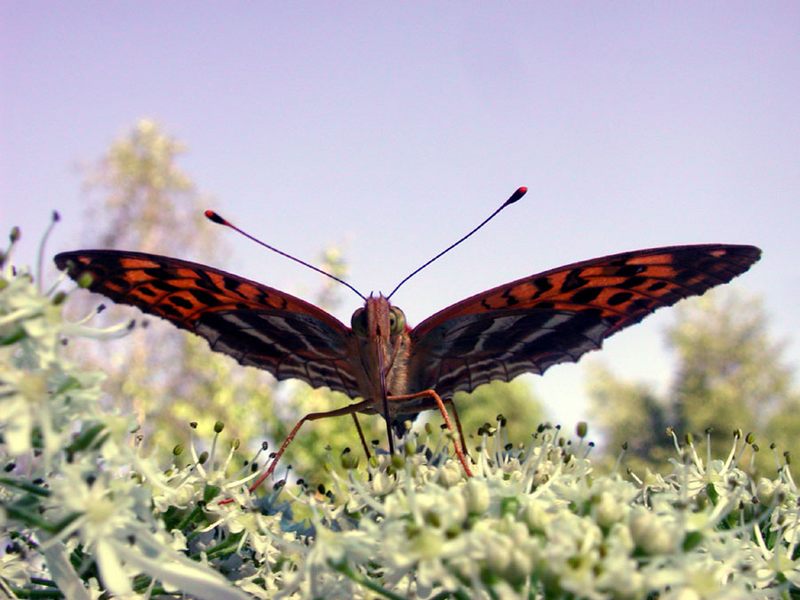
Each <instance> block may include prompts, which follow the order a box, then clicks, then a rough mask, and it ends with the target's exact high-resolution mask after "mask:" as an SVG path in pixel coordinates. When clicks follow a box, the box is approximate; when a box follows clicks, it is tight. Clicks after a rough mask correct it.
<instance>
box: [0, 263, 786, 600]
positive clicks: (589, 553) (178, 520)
mask: <svg viewBox="0 0 800 600" xmlns="http://www.w3.org/2000/svg"><path fill="white" fill-rule="evenodd" d="M62 300H63V296H62V295H61V294H58V293H55V292H53V291H51V292H50V293H48V294H43V293H41V292H40V291H38V290H37V289H36V287H35V286H34V284H33V281H32V277H31V276H30V275H29V274H28V273H27V272H26V271H22V270H20V271H16V270H14V269H11V268H10V267H8V266H5V267H4V270H3V272H2V276H1V277H0V460H1V461H2V464H3V466H4V472H3V473H2V475H0V540H2V542H3V544H4V546H5V550H3V551H0V594H6V595H9V596H16V597H35V596H47V597H57V595H58V594H59V593H60V594H62V595H63V597H67V598H78V599H89V598H99V597H108V595H113V596H114V597H119V598H155V597H164V596H166V595H172V594H175V593H183V594H186V595H189V596H191V597H196V598H223V599H224V598H246V597H254V598H374V597H385V598H395V599H399V598H447V597H452V598H598V599H599V598H643V597H648V596H649V597H655V596H658V597H659V598H680V599H682V600H683V599H694V598H697V599H700V598H706V599H709V598H773V597H775V598H782V597H790V596H793V595H796V594H797V593H798V590H799V589H800V560H798V557H799V556H800V553H798V549H797V543H798V540H799V539H800V511H799V510H798V494H797V487H796V485H795V483H794V481H793V480H792V477H791V473H790V471H789V468H788V464H785V463H787V462H788V461H784V463H783V464H780V465H779V467H778V469H777V471H776V475H775V477H774V478H773V479H765V478H761V479H757V480H754V479H753V478H752V477H751V476H750V475H749V474H748V469H747V468H746V467H747V465H746V462H745V458H746V457H747V452H748V448H750V442H751V440H749V439H747V438H745V437H742V436H741V435H739V434H737V435H735V436H734V439H733V441H732V449H731V452H730V455H729V456H728V457H726V458H725V460H721V459H712V458H711V457H710V456H706V457H705V458H704V459H703V458H701V457H700V456H699V454H698V452H697V447H696V445H695V443H694V441H693V440H692V439H691V438H688V439H686V440H684V441H683V443H678V440H677V438H675V440H676V453H675V458H674V460H673V461H672V462H671V467H670V468H671V471H670V473H669V474H668V475H663V476H662V475H658V474H654V473H649V472H648V473H645V474H643V475H642V476H641V477H636V476H633V475H631V476H623V475H622V474H621V473H618V472H613V473H611V474H607V475H601V474H598V473H596V472H595V471H594V467H593V462H592V459H591V457H590V453H591V444H587V443H586V442H585V429H584V428H582V427H580V428H579V431H578V432H577V435H576V436H575V438H574V441H570V440H569V439H568V437H567V436H565V435H564V434H563V433H562V432H561V431H560V429H558V428H552V427H544V426H543V427H541V428H540V429H539V430H538V431H537V432H534V433H533V435H532V438H531V440H530V442H529V443H528V444H526V445H524V446H519V447H516V446H511V445H510V444H508V443H507V440H506V437H505V433H504V429H503V427H504V420H503V418H502V417H499V418H498V422H497V423H496V425H488V424H487V425H485V426H484V427H482V428H481V430H480V431H479V432H478V436H477V438H472V439H473V440H476V439H477V443H478V444H479V446H478V447H475V448H471V449H470V455H471V460H472V461H473V463H474V466H473V471H474V476H473V477H471V478H468V477H466V476H465V474H464V473H463V471H462V469H461V467H460V465H459V463H458V462H457V461H456V460H454V459H452V457H451V456H450V455H449V453H448V450H447V449H448V448H450V447H451V442H452V440H451V439H450V436H449V435H447V434H443V433H440V432H435V433H434V432H433V431H432V430H431V429H430V428H428V429H425V430H424V431H422V432H419V433H411V434H409V435H408V436H407V437H406V439H405V440H403V441H402V442H401V444H400V448H401V451H400V452H399V453H397V454H395V455H394V456H388V455H387V454H385V453H384V454H380V453H378V454H373V455H372V457H371V458H370V459H369V460H365V461H358V460H355V459H354V454H355V453H351V452H349V451H348V452H345V454H343V455H342V456H341V457H334V456H329V457H328V458H329V462H330V463H331V465H334V466H335V468H331V469H330V476H331V480H332V483H331V484H329V485H328V488H327V489H326V488H324V487H322V486H314V485H309V484H306V483H303V482H301V481H298V482H295V483H292V484H286V485H275V486H274V488H273V489H272V490H270V491H268V492H266V493H264V492H262V491H258V492H256V493H250V492H249V491H248V489H247V485H248V483H250V482H251V481H252V480H253V479H254V478H255V477H257V476H258V474H259V472H260V471H259V468H251V467H253V466H254V465H256V464H260V462H263V461H260V462H259V463H257V462H256V459H258V458H259V456H258V455H256V457H255V458H251V459H250V460H244V459H243V458H242V457H241V456H240V455H239V454H240V448H239V443H238V442H236V441H234V442H232V443H230V444H229V445H227V447H226V448H225V449H224V450H223V437H222V434H223V429H224V428H223V426H222V424H218V425H217V426H216V427H215V432H214V435H213V439H212V440H211V444H210V450H209V451H207V452H204V451H200V450H199V448H198V446H201V445H202V444H201V442H202V440H196V439H195V438H194V437H193V438H192V440H191V442H190V444H189V447H188V448H187V449H183V448H178V447H176V449H175V453H174V454H175V456H178V455H182V454H185V453H187V452H186V451H187V450H188V455H189V457H190V459H189V460H188V461H187V463H188V464H186V463H182V464H180V465H179V464H178V462H177V460H176V461H175V462H174V464H167V465H165V464H159V463H158V462H157V461H156V460H155V459H154V458H152V457H146V456H143V455H142V454H141V453H140V452H139V450H138V446H137V443H136V433H135V424H134V423H133V422H132V421H131V420H130V419H129V418H127V417H125V416H121V415H118V414H115V413H114V412H109V411H108V410H104V409H103V408H102V406H101V403H100V402H99V398H100V387H99V386H100V381H101V379H102V378H101V377H100V376H99V375H98V374H96V373H86V372H82V371H81V370H79V369H77V368H76V367H75V366H74V365H72V364H71V363H70V362H69V361H68V360H67V359H66V358H65V357H64V356H62V354H63V353H62V350H61V346H62V341H63V340H65V339H69V338H72V337H76V336H83V337H86V336H89V337H94V338H104V337H110V336H116V335H120V334H122V333H124V331H125V329H126V325H125V324H123V325H120V326H117V327H112V328H107V329H102V330H98V329H94V328H92V327H90V326H89V324H88V322H89V320H90V319H91V315H88V316H87V318H86V319H83V320H82V321H79V322H77V323H70V322H67V321H65V320H64V319H63V317H62V315H61V301H62ZM701 454H702V453H701ZM359 462H361V463H362V465H363V466H361V467H359V466H358V463H359ZM243 463H244V464H245V467H244V470H243V471H242V470H241V467H240V465H242V464H243ZM263 466H264V465H263V464H261V468H263ZM300 514H302V515H304V517H303V518H302V519H301V518H299V517H297V516H296V515H300Z"/></svg>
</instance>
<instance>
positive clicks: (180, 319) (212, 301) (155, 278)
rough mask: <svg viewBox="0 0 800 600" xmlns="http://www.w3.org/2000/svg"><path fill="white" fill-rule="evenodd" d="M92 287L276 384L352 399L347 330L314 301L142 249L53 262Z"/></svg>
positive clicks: (66, 256)
mask: <svg viewBox="0 0 800 600" xmlns="http://www.w3.org/2000/svg"><path fill="white" fill-rule="evenodd" d="M55 262H56V265H57V266H58V268H59V269H66V270H67V271H68V273H69V274H70V276H71V277H72V278H73V279H76V280H79V279H80V278H81V276H82V275H84V274H88V275H90V276H91V284H90V285H89V289H90V290H91V291H93V292H97V293H99V294H103V295H104V296H107V297H109V298H111V299H112V300H114V301H115V302H121V303H123V304H130V305H132V306H136V307H138V308H139V309H141V310H142V311H144V312H146V313H149V314H151V315H155V316H157V317H161V318H162V319H166V320H168V321H170V322H171V323H172V324H173V325H176V326H178V327H180V328H181V329H186V330H188V331H191V332H192V333H196V334H197V335H200V336H202V337H204V338H206V339H207V340H208V343H209V345H210V346H211V349H212V350H215V351H217V352H222V353H224V354H228V355H230V356H233V357H234V358H235V359H236V360H237V361H238V362H239V363H241V364H243V365H247V366H254V367H258V368H260V369H264V370H266V371H269V372H270V373H272V374H273V375H274V376H275V377H276V378H277V379H289V378H297V379H302V380H304V381H306V382H308V383H309V384H311V385H312V386H314V387H323V386H327V387H330V388H331V389H333V390H337V391H341V392H344V393H345V394H347V395H348V396H350V397H351V398H355V397H357V396H359V390H358V382H357V380H356V376H355V374H354V373H353V367H352V365H351V363H350V361H349V359H348V356H347V340H348V338H349V337H350V335H351V334H350V329H349V328H348V327H346V326H345V325H344V324H342V323H341V322H340V321H339V320H338V319H336V318H335V317H333V316H332V315H330V314H328V313H327V312H325V311H324V310H322V309H320V308H317V307H316V306H314V305H313V304H310V303H308V302H305V301H304V300H301V299H300V298H296V297H295V296H292V295H290V294H287V293H286V292H282V291H280V290H276V289H274V288H271V287H267V286H265V285H263V284H260V283H257V282H255V281H250V280H249V279H245V278H244V277H239V276H238V275H233V274H232V273H226V272H225V271H221V270H219V269H214V268H213V267H208V266H205V265H201V264H197V263H193V262H189V261H185V260H180V259H177V258H170V257H167V256H158V255H155V254H144V253H142V252H120V251H116V250H78V251H76V252H64V253H62V254H59V255H57V256H56V257H55Z"/></svg>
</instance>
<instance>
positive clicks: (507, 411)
mask: <svg viewBox="0 0 800 600" xmlns="http://www.w3.org/2000/svg"><path fill="white" fill-rule="evenodd" d="M453 402H454V403H455V405H456V407H457V408H458V414H459V416H460V418H461V422H462V425H463V428H464V431H465V432H476V431H478V429H479V428H480V427H481V425H483V424H484V423H489V424H492V425H494V424H495V423H496V421H497V416H498V415H499V414H502V416H503V417H505V419H506V422H507V425H506V428H505V433H506V435H507V436H508V441H509V442H510V443H512V444H515V445H516V444H522V443H527V442H528V440H529V439H530V436H531V432H532V431H534V430H535V429H536V427H537V426H538V425H539V423H541V422H542V421H544V420H545V418H544V417H545V415H544V410H543V409H542V405H541V403H540V402H539V401H538V400H537V399H536V398H535V397H534V395H533V392H532V391H531V387H530V384H529V383H528V382H527V381H526V380H525V378H518V379H515V380H514V381H511V382H508V383H506V382H504V381H493V382H491V383H489V384H487V385H482V386H480V387H478V388H477V389H476V390H475V391H474V392H472V393H470V394H465V393H464V392H459V393H457V394H456V395H455V397H454V398H453ZM431 420H432V421H433V422H437V423H440V422H441V419H440V418H438V417H435V416H431ZM467 447H470V448H471V447H474V444H471V443H469V441H468V442H467Z"/></svg>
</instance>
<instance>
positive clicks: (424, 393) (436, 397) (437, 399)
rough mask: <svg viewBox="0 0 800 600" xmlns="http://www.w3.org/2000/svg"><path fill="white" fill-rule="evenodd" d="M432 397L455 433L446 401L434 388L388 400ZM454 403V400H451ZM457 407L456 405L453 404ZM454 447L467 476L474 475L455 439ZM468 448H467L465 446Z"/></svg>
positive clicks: (448, 425)
mask: <svg viewBox="0 0 800 600" xmlns="http://www.w3.org/2000/svg"><path fill="white" fill-rule="evenodd" d="M425 397H428V398H431V399H432V400H433V401H434V402H435V403H436V404H435V405H436V407H437V408H438V409H439V412H440V413H441V414H442V419H444V424H445V425H446V426H447V428H448V429H449V430H450V431H451V432H452V433H453V434H455V432H456V430H455V428H454V427H453V424H452V423H451V422H450V417H449V416H448V414H447V409H446V408H445V407H444V401H443V400H442V398H441V397H440V396H439V394H437V393H436V392H435V391H433V390H423V391H421V392H417V393H416V394H403V395H401V396H388V398H387V399H388V400H389V401H390V402H396V401H406V400H414V399H416V398H425ZM451 404H452V402H451ZM453 408H454V409H455V406H453ZM460 430H461V426H460V425H459V432H460ZM461 445H462V446H463V445H464V436H463V435H462V436H461ZM453 447H454V448H455V450H456V456H457V457H458V461H459V462H460V463H461V466H462V467H464V472H465V473H466V474H467V477H472V470H471V469H470V468H469V464H467V459H466V457H465V456H464V452H462V451H461V448H460V447H459V445H458V443H457V442H456V441H455V440H453ZM465 449H466V448H465Z"/></svg>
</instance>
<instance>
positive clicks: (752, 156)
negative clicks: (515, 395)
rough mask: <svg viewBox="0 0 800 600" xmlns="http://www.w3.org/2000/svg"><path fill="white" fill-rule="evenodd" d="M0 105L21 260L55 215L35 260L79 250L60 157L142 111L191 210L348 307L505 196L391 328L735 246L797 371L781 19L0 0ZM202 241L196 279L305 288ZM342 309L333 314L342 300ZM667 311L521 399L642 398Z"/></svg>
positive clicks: (741, 5)
mask: <svg viewBox="0 0 800 600" xmlns="http://www.w3.org/2000/svg"><path fill="white" fill-rule="evenodd" d="M0 103H1V104H0V227H2V229H3V230H4V231H5V230H7V229H8V227H10V226H11V225H14V224H18V225H21V226H22V227H23V231H24V234H25V235H26V238H27V244H26V245H23V248H21V250H22V252H21V253H20V256H23V257H24V256H30V257H32V256H34V255H35V244H34V240H35V239H38V236H39V232H40V231H42V230H43V228H44V225H45V224H46V222H47V220H48V218H49V214H50V211H51V210H52V209H54V208H56V209H58V210H60V211H61V214H62V217H63V221H64V223H63V226H62V227H60V229H59V230H58V231H57V233H56V235H55V236H54V238H53V242H52V243H51V246H50V249H51V250H52V252H53V253H55V252H56V251H60V250H68V249H77V248H80V247H83V246H84V244H83V243H82V241H81V231H82V228H83V226H84V225H83V224H82V223H81V217H82V214H83V213H82V209H81V205H82V200H81V175H80V172H79V171H78V169H77V165H79V164H81V163H88V162H91V161H93V160H96V159H97V158H98V157H99V156H100V155H101V154H102V152H103V151H104V150H105V149H106V148H107V147H108V145H109V144H110V142H111V141H112V140H113V139H115V138H116V137H118V136H119V135H121V134H124V133H125V132H126V131H128V130H129V129H130V128H131V127H132V126H133V124H134V123H135V122H136V121H137V120H138V119H139V118H141V117H151V118H154V119H156V120H157V121H159V123H160V124H161V125H162V126H163V127H164V128H165V129H166V130H167V131H168V132H169V133H170V134H172V135H174V136H176V137H178V138H180V139H181V140H183V141H184V142H186V143H187V144H188V146H189V148H190V150H189V153H188V154H187V155H186V156H185V157H184V158H183V160H182V162H181V166H182V167H183V169H184V170H185V171H187V172H188V173H189V175H191V177H193V178H194V180H195V181H196V182H197V184H198V186H199V188H200V189H201V191H203V192H205V193H207V194H209V195H210V196H211V197H212V199H211V200H210V202H209V204H210V206H211V207H213V208H215V209H217V210H218V211H219V212H221V213H222V214H224V215H225V216H226V217H228V218H230V219H231V220H233V221H235V222H237V223H239V224H241V225H246V226H247V228H248V229H249V230H250V231H251V232H252V233H254V234H257V235H259V236H260V237H262V238H263V239H265V240H267V241H269V242H270V243H272V244H274V245H277V246H278V247H280V248H283V249H285V250H288V251H290V252H292V253H294V254H296V255H298V256H300V257H303V258H307V259H311V260H313V259H314V258H315V257H316V256H318V254H319V251H320V250H321V249H322V248H323V247H324V246H326V245H328V244H331V243H335V244H340V245H342V246H343V248H344V250H345V253H346V257H347V259H348V261H349V263H350V266H351V275H350V281H351V282H352V283H353V284H354V285H355V286H356V287H358V288H360V289H361V290H362V291H364V292H369V291H370V290H375V291H378V290H383V291H388V290H390V289H391V288H392V287H394V285H395V284H396V283H397V281H399V279H400V278H402V277H403V276H404V275H405V274H406V273H407V272H408V271H410V270H411V269H412V268H414V267H416V266H417V265H419V264H420V263H422V262H424V261H425V260H426V259H428V258H429V257H430V256H432V255H433V254H435V253H436V252H438V251H439V250H440V249H441V248H442V247H444V246H445V245H447V244H448V243H450V242H451V241H453V240H454V239H456V238H457V237H459V236H460V235H461V234H463V233H464V232H465V231H466V230H468V229H469V228H470V227H472V226H473V225H474V224H476V223H477V222H479V221H480V220H481V219H483V218H484V217H485V216H486V215H487V214H488V213H489V212H490V211H491V210H493V209H494V208H495V207H496V206H497V205H498V204H499V202H501V201H502V200H503V199H505V198H506V197H507V196H508V195H509V194H510V193H511V192H512V191H513V190H514V189H515V188H516V187H517V186H519V185H527V186H528V187H529V188H530V192H529V194H528V196H527V197H526V198H525V200H524V201H523V202H520V203H518V204H517V205H514V206H513V207H511V208H509V209H508V210H507V211H506V212H505V213H504V214H503V215H501V216H500V217H499V218H498V219H497V220H496V221H494V222H493V223H492V224H491V225H490V226H488V227H487V228H486V229H485V230H484V231H483V232H481V234H480V235H479V236H476V237H475V238H473V239H471V240H470V241H469V242H468V243H467V244H465V245H464V246H462V247H461V248H459V249H458V250H457V251H456V252H454V253H452V254H450V255H449V256H447V257H446V258H445V259H443V260H441V261H440V262H439V263H437V264H436V265H435V266H433V267H431V268H430V269H428V270H427V271H426V272H425V273H423V274H421V275H419V276H418V277H417V278H416V279H414V280H413V281H412V282H410V283H409V284H407V285H406V286H405V287H404V288H403V289H402V291H401V292H399V293H398V294H397V296H396V297H395V298H394V300H395V301H396V303H397V304H399V305H400V306H402V307H403V308H404V310H405V312H406V314H407V315H408V317H409V319H410V321H411V322H412V323H418V322H419V321H421V320H422V319H423V318H425V317H426V316H428V315H429V314H431V313H432V312H434V311H436V310H438V309H439V308H443V307H444V306H446V305H448V304H450V303H452V302H454V301H457V300H459V299H461V298H463V297H465V296H467V295H471V294H473V293H476V292H479V291H481V290H483V289H486V288H489V287H493V286H495V285H498V284H501V283H504V282H507V281H510V280H513V279H516V278H519V277H522V276H525V275H530V274H532V273H535V272H538V271H542V270H545V269H548V268H551V267H555V266H558V265H561V264H566V263H569V262H573V261H576V260H582V259H587V258H591V257H595V256H602V255H604V254H609V253H613V252H618V251H624V250H632V249H636V248H646V247H651V246H659V245H672V244H684V243H701V242H733V243H751V244H756V245H758V246H760V247H761V248H762V249H763V250H764V257H763V259H762V261H761V262H760V263H759V264H758V265H756V267H755V268H754V269H753V270H752V271H751V272H750V273H748V274H746V275H745V276H743V277H741V278H740V279H739V280H738V281H737V282H736V284H735V285H736V286H737V287H738V288H739V289H740V290H742V291H745V292H747V293H752V294H755V295H758V296H761V297H762V298H763V299H764V301H765V303H766V307H767V310H768V312H769V315H770V318H771V320H772V325H773V332H774V334H775V335H776V336H778V337H782V338H786V339H788V340H789V343H788V352H789V357H790V359H791V360H792V363H793V365H794V366H795V367H800V345H799V344H798V341H799V340H800V337H798V330H800V311H799V310H798V299H800V268H799V267H798V258H797V257H798V256H800V241H798V236H799V233H798V226H799V225H800V208H799V207H798V191H800V110H799V109H798V107H800V3H798V2H768V3H761V2H691V3H689V2H660V3H639V2H615V3H606V2H537V3H534V2H503V3H496V2H482V3H481V2H402V3H400V2H395V3H389V2H291V3H289V2H225V3H221V2H197V1H191V2H188V1H175V2H123V1H120V2H86V1H71V2H63V3H56V2H44V1H26V2H18V1H9V0H2V1H0ZM209 226H210V227H211V226H212V225H210V224H209ZM216 235H219V236H221V237H224V238H225V240H226V243H227V244H228V247H229V248H233V254H232V255H230V256H219V257H217V260H215V261H214V265H215V266H218V267H222V268H226V269H229V270H233V271H235V272H238V273H240V274H242V275H245V276H247V277H250V278H253V279H256V280H259V281H263V282H264V283H266V284H268V285H271V286H273V287H278V288H283V289H286V290H287V291H293V292H296V293H303V290H305V291H306V292H307V291H308V290H313V289H315V287H318V285H319V280H318V279H315V276H314V275H313V274H311V273H303V272H302V271H301V270H300V269H298V268H297V267H296V266H294V265H292V264H289V263H288V262H287V261H285V260H283V259H280V258H279V257H277V256H274V255H271V254H268V253H266V252H264V251H262V250H260V249H259V248H257V247H255V246H253V245H252V244H250V243H248V242H246V241H245V240H234V239H232V238H233V236H231V235H230V232H229V231H225V230H222V229H219V230H218V231H217V232H216ZM132 250H133V248H132ZM184 258H187V259H192V258H194V257H192V256H188V255H187V256H185V257H184ZM342 297H343V302H342V308H341V310H340V311H338V312H337V316H339V317H340V318H342V319H343V320H345V321H346V322H349V314H350V313H351V312H352V310H353V309H354V308H356V306H357V305H358V304H359V301H358V299H357V298H356V297H355V296H354V295H351V294H349V292H347V290H345V289H343V290H342ZM670 319H671V315H670V310H669V309H666V310H664V311H662V312H660V313H659V314H658V315H656V316H655V317H651V318H650V319H648V320H646V321H645V322H644V323H643V324H642V325H639V326H637V327H635V328H633V329H631V330H630V331H626V332H623V333H621V334H619V335H618V336H616V337H615V338H612V339H611V340H609V342H607V344H606V348H605V350H604V351H603V353H594V354H593V355H591V357H590V358H589V360H588V361H587V360H586V359H584V361H582V363H581V364H580V365H578V366H558V367H555V368H554V369H552V370H551V371H549V372H548V373H547V375H546V376H545V377H544V378H531V381H532V382H533V385H534V386H535V388H536V390H537V391H538V392H539V393H540V394H541V395H542V396H543V397H544V399H545V401H546V402H547V404H548V407H549V408H550V409H551V410H552V411H553V414H554V415H555V416H556V417H557V418H558V419H560V420H561V421H562V422H563V423H564V424H565V425H567V426H571V425H572V423H574V421H575V420H576V419H578V418H581V417H584V416H585V403H584V393H583V383H584V371H585V365H584V363H586V362H589V361H592V360H602V361H604V362H605V363H606V364H607V365H608V366H610V367H611V368H612V369H613V370H614V371H616V372H618V373H619V374H621V375H623V376H625V377H630V378H637V379H645V380H650V381H654V382H659V381H661V382H663V380H664V377H665V375H666V373H668V371H669V366H670V364H669V356H668V355H666V354H665V353H664V343H663V331H664V327H665V326H666V325H668V324H669V323H670Z"/></svg>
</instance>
